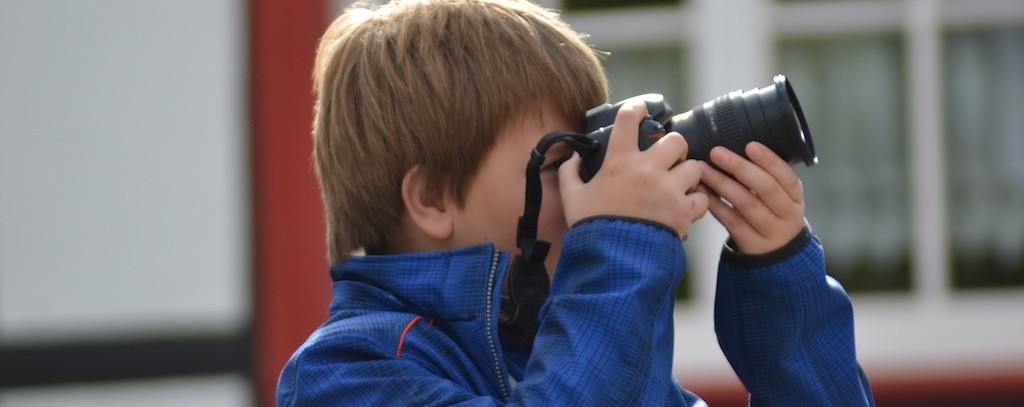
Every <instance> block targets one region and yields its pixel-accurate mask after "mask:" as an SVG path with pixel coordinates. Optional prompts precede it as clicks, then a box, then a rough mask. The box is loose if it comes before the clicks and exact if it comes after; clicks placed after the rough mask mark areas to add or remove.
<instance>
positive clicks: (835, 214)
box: [776, 35, 910, 292]
mask: <svg viewBox="0 0 1024 407" xmlns="http://www.w3.org/2000/svg"><path fill="white" fill-rule="evenodd" d="M777 57H778V61H777V64H776V66H778V67H779V68H780V69H781V71H780V72H782V73H785V74H786V75H787V77H788V78H789V79H790V80H791V81H792V82H793V88H794V89H795V91H796V93H797V96H799V98H800V102H801V104H802V105H803V109H804V113H805V114H806V116H807V120H808V124H809V126H810V128H811V133H812V134H813V136H814V142H815V147H816V149H817V153H818V157H819V159H820V163H819V164H818V165H816V166H814V167H812V168H806V167H804V166H802V165H801V166H798V167H797V172H798V174H800V178H801V179H802V180H803V183H804V191H805V195H806V202H807V219H808V220H809V221H810V222H811V226H812V227H813V228H814V230H815V232H816V233H817V234H818V236H820V237H821V239H822V241H823V242H824V244H825V253H826V256H825V258H826V267H827V268H828V272H829V274H830V275H832V276H834V277H835V278H836V279H838V280H839V281H840V282H842V283H843V285H844V286H845V287H846V288H847V289H848V290H849V291H851V292H858V291H892V290H908V289H909V287H910V271H909V247H910V240H909V239H910V235H909V234H910V232H909V226H910V225H909V215H908V212H907V211H908V209H907V205H908V204H907V199H908V198H907V196H908V195H907V177H908V166H907V162H906V161H907V152H906V141H905V137H906V136H905V134H904V133H905V128H906V123H905V120H904V105H903V101H904V96H905V95H904V84H903V82H904V78H903V51H902V48H901V41H900V38H899V37H898V36H896V35H878V36H868V37H855V38H825V39H798V40H786V41H783V42H782V43H781V44H780V48H779V52H778V54H777Z"/></svg>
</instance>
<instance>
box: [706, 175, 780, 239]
mask: <svg viewBox="0 0 1024 407" xmlns="http://www.w3.org/2000/svg"><path fill="white" fill-rule="evenodd" d="M701 165H702V166H701V178H700V179H701V182H703V183H704V185H706V186H707V187H708V188H710V189H711V190H713V191H714V192H715V193H716V194H718V196H720V197H722V198H725V200H727V201H729V203H730V204H732V209H734V210H735V211H736V212H737V213H738V214H739V215H740V216H742V217H743V219H745V220H746V221H747V223H749V224H750V226H752V227H753V228H754V229H757V230H760V231H767V230H770V229H771V227H772V225H773V222H772V220H774V219H778V216H776V215H775V213H773V212H772V211H771V210H769V209H768V207H767V206H765V204H764V203H763V202H762V201H761V199H760V198H758V197H757V196H755V195H754V194H753V193H752V192H751V191H750V189H748V188H747V187H746V186H745V185H743V184H740V183H739V181H736V180H735V179H732V178H730V177H729V176H727V175H725V174H723V173H721V172H719V171H717V170H715V169H714V168H711V166H710V165H708V164H707V163H702V164H701ZM712 201H714V199H712Z"/></svg>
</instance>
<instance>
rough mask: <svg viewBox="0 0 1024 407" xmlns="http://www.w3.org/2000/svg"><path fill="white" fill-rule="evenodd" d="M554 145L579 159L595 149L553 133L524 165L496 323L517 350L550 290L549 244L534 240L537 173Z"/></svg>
mask: <svg viewBox="0 0 1024 407" xmlns="http://www.w3.org/2000/svg"><path fill="white" fill-rule="evenodd" d="M558 143H566V144H568V145H569V146H570V147H572V149H573V150H575V151H576V152H577V153H579V154H580V155H581V156H586V155H589V154H590V153H591V152H593V151H594V149H595V148H596V147H597V146H596V142H595V141H594V140H593V139H591V138H588V137H587V136H584V135H582V134H579V133H572V132H566V131H556V132H551V133H548V134H546V135H545V136H544V137H542V138H541V139H540V142H538V143H537V146H536V147H534V149H533V151H532V152H531V154H530V161H529V163H528V164H527V165H526V202H525V206H524V207H523V216H520V217H519V224H518V227H517V229H516V246H517V247H519V250H520V252H519V254H517V255H516V256H515V258H514V259H513V260H512V265H511V266H510V268H509V272H508V283H507V284H508V294H507V295H503V296H502V302H501V313H500V315H499V319H498V321H499V327H500V328H501V329H500V332H499V335H500V336H501V337H502V341H504V342H506V343H510V344H513V345H517V346H530V345H531V344H532V343H533V338H534V336H536V334H537V329H538V328H539V327H540V321H539V320H538V319H537V316H538V314H539V313H540V308H541V306H543V305H544V301H545V300H547V297H548V292H549V291H550V289H551V283H550V281H549V280H548V273H547V269H546V268H545V267H544V259H545V258H547V255H548V250H549V249H550V248H551V243H550V242H547V241H544V240H538V239H537V222H538V219H539V217H540V207H541V202H542V199H543V192H544V188H543V185H542V184H541V180H540V169H541V166H542V165H543V164H544V159H545V155H546V154H547V151H548V149H550V148H551V147H552V146H554V145H555V144H558Z"/></svg>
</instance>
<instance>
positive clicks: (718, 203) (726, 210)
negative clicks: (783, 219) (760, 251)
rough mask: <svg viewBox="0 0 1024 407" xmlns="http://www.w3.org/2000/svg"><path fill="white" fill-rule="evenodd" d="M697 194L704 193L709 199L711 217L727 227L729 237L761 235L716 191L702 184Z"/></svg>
mask: <svg viewBox="0 0 1024 407" xmlns="http://www.w3.org/2000/svg"><path fill="white" fill-rule="evenodd" d="M697 192H700V193H703V194H704V195H706V196H707V197H708V212H711V216H713V217H714V218H715V219H717V220H718V223H721V224H722V226H725V230H727V231H728V232H729V235H731V236H733V239H734V240H735V238H736V237H737V236H741V237H742V236H750V235H760V233H758V232H757V230H756V229H754V228H753V227H751V226H750V224H748V223H747V221H746V219H743V216H740V214H739V212H737V211H736V209H734V208H733V207H732V206H729V204H728V203H726V202H725V201H723V200H722V197H721V196H720V195H718V194H717V193H715V191H714V190H712V189H711V188H708V187H707V186H706V185H703V184H702V185H700V186H698V187H697Z"/></svg>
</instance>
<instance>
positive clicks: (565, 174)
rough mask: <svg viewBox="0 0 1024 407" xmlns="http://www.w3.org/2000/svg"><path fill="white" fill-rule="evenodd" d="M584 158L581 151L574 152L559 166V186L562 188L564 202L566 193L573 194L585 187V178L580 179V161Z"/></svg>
mask: <svg viewBox="0 0 1024 407" xmlns="http://www.w3.org/2000/svg"><path fill="white" fill-rule="evenodd" d="M582 162H583V159H581V158H580V154H579V153H572V157H569V159H568V160H565V162H564V163H562V166H561V167H558V188H559V190H561V194H562V199H563V202H564V199H565V196H566V194H567V193H568V194H573V193H575V192H576V191H578V190H579V189H580V188H581V187H583V180H582V179H580V165H581V164H580V163H582Z"/></svg>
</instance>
